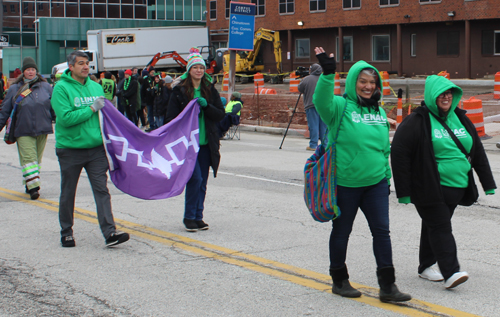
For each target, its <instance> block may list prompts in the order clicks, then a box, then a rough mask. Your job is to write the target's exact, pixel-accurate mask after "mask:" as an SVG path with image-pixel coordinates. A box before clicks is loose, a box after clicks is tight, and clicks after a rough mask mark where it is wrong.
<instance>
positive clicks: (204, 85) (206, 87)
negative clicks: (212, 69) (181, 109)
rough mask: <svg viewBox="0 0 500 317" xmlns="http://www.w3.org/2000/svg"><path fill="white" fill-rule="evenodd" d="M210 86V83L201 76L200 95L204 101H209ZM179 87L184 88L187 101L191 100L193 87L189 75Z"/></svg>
mask: <svg viewBox="0 0 500 317" xmlns="http://www.w3.org/2000/svg"><path fill="white" fill-rule="evenodd" d="M211 84H212V83H211V82H210V81H209V80H208V79H207V78H206V77H205V76H203V78H202V79H201V82H200V94H201V96H202V97H203V98H205V99H206V100H209V99H210V96H211V95H212V94H211V93H210V85H211ZM180 86H183V87H184V88H186V95H187V96H188V99H189V100H191V99H193V96H194V86H193V80H192V79H191V74H189V73H188V77H187V78H186V80H184V82H182V83H181V84H180Z"/></svg>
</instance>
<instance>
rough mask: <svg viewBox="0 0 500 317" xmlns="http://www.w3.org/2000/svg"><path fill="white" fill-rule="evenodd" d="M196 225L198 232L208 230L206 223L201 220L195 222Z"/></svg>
mask: <svg viewBox="0 0 500 317" xmlns="http://www.w3.org/2000/svg"><path fill="white" fill-rule="evenodd" d="M196 225H197V226H198V229H200V230H208V223H205V222H204V221H203V220H196Z"/></svg>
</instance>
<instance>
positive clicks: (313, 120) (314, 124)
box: [306, 107, 327, 149]
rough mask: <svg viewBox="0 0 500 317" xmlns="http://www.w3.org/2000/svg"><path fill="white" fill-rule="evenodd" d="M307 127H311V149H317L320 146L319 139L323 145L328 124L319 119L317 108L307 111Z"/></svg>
mask: <svg viewBox="0 0 500 317" xmlns="http://www.w3.org/2000/svg"><path fill="white" fill-rule="evenodd" d="M306 117H307V126H308V127H309V135H310V136H311V138H310V139H309V147H310V148H313V149H315V148H316V147H317V146H318V139H321V142H322V143H323V137H324V136H325V133H326V129H327V127H326V124H325V123H324V122H323V121H322V120H321V118H320V117H319V114H318V112H317V111H316V108H314V107H312V108H309V109H307V110H306Z"/></svg>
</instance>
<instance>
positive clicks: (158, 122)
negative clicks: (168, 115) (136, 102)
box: [155, 116, 165, 129]
mask: <svg viewBox="0 0 500 317" xmlns="http://www.w3.org/2000/svg"><path fill="white" fill-rule="evenodd" d="M164 119H165V116H159V117H157V116H155V125H156V128H157V129H158V128H159V127H161V126H162V125H163V120H164Z"/></svg>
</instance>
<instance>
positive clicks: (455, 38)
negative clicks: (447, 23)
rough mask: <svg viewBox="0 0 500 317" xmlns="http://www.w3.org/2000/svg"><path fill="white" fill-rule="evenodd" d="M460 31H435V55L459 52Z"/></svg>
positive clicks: (456, 53)
mask: <svg viewBox="0 0 500 317" xmlns="http://www.w3.org/2000/svg"><path fill="white" fill-rule="evenodd" d="M459 44H460V32H459V31H448V32H438V33H437V55H438V56H446V55H458V54H459V52H460V47H459Z"/></svg>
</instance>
